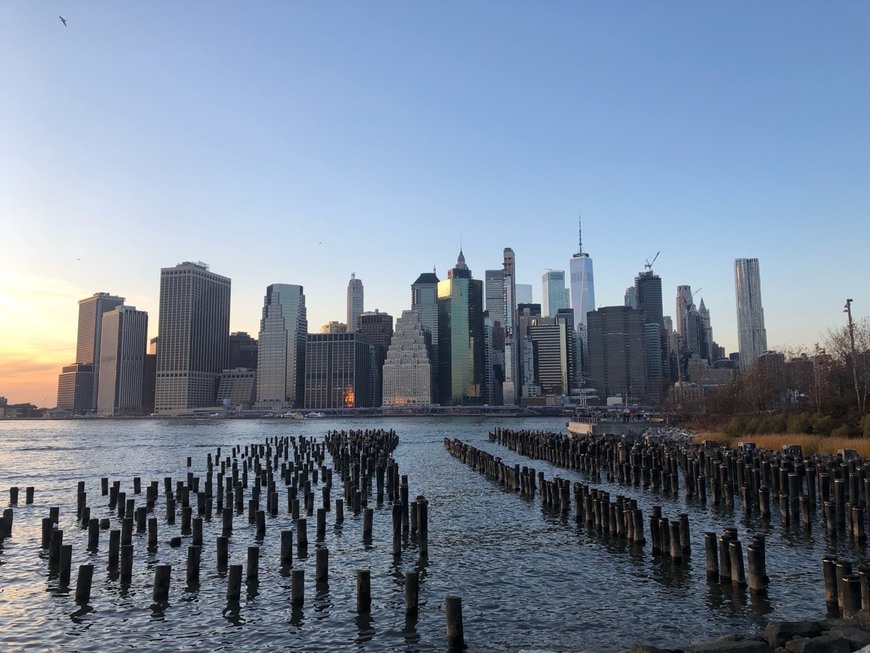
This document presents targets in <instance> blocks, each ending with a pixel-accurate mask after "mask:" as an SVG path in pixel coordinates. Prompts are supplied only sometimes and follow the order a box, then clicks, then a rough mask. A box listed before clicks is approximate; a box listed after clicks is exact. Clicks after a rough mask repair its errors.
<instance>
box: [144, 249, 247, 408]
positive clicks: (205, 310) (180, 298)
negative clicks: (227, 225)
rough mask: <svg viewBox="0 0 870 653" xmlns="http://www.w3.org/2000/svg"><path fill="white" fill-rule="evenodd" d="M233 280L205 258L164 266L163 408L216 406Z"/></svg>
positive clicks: (158, 389) (159, 396)
mask: <svg viewBox="0 0 870 653" xmlns="http://www.w3.org/2000/svg"><path fill="white" fill-rule="evenodd" d="M230 283H231V282H230V280H229V279H228V278H227V277H224V276H221V275H219V274H215V273H214V272H211V271H209V269H208V266H207V265H206V264H205V263H192V262H189V261H185V262H184V263H179V264H178V265H176V266H175V267H171V268H162V269H161V270H160V305H159V306H160V309H159V310H160V313H159V319H158V328H157V338H158V346H157V379H156V384H155V398H154V408H155V410H156V411H157V412H158V413H161V412H164V413H166V412H171V411H183V410H185V409H190V408H197V407H205V406H212V405H214V403H215V398H216V396H217V385H218V380H219V377H220V374H221V372H222V371H223V370H224V369H225V368H226V364H227V362H228V360H229V333H230V328H229V327H230Z"/></svg>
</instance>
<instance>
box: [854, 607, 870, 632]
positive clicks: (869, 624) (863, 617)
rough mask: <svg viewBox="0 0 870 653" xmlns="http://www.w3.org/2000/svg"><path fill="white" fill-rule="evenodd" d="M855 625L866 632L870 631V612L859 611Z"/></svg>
mask: <svg viewBox="0 0 870 653" xmlns="http://www.w3.org/2000/svg"><path fill="white" fill-rule="evenodd" d="M855 623H857V624H858V626H860V627H861V628H863V629H864V630H870V610H858V612H856V613H855Z"/></svg>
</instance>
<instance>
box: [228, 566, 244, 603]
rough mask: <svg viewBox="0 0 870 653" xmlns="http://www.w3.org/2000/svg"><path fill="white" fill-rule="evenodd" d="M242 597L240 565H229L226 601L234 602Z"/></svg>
mask: <svg viewBox="0 0 870 653" xmlns="http://www.w3.org/2000/svg"><path fill="white" fill-rule="evenodd" d="M241 597H242V565H230V570H229V574H228V575H227V601H230V602H235V601H238V600H239V599H240V598H241Z"/></svg>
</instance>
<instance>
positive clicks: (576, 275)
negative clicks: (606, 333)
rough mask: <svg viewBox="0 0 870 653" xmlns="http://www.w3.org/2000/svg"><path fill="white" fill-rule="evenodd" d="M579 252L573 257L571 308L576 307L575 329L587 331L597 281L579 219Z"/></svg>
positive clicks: (592, 309)
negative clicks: (587, 320)
mask: <svg viewBox="0 0 870 653" xmlns="http://www.w3.org/2000/svg"><path fill="white" fill-rule="evenodd" d="M577 224H578V229H577V235H578V246H577V253H576V254H574V256H572V257H571V261H570V270H571V308H573V309H574V320H575V325H574V326H575V330H576V331H577V332H579V333H584V334H585V332H586V314H587V313H589V311H594V310H595V281H594V279H593V276H592V258H591V257H590V256H589V254H587V253H586V252H584V251H583V224H582V222H581V221H580V218H578V219H577ZM584 337H585V336H584Z"/></svg>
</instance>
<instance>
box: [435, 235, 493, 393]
mask: <svg viewBox="0 0 870 653" xmlns="http://www.w3.org/2000/svg"><path fill="white" fill-rule="evenodd" d="M485 347H486V342H485V334H484V327H483V282H482V281H480V280H478V279H472V278H471V270H470V269H469V268H468V266H467V265H466V264H465V256H464V255H463V253H462V250H460V252H459V257H458V259H457V261H456V267H454V268H453V269H451V270H449V271H448V278H447V279H445V280H444V281H441V282H439V283H438V349H439V361H438V363H439V365H438V367H439V369H438V379H439V392H438V395H439V399H440V403H441V404H444V405H460V404H482V403H484V401H485V398H486V392H485V387H484V378H485V364H486V359H485Z"/></svg>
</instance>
